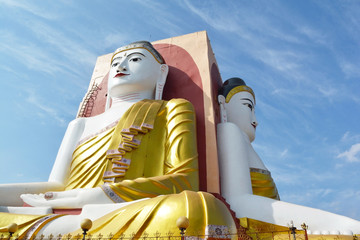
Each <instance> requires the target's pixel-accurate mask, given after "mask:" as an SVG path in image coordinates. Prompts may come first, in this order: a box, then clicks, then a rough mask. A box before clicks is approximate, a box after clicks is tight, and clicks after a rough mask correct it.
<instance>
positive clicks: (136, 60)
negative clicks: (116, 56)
mask: <svg viewBox="0 0 360 240" xmlns="http://www.w3.org/2000/svg"><path fill="white" fill-rule="evenodd" d="M140 61H141V58H139V57H134V58H132V59H130V62H140Z"/></svg>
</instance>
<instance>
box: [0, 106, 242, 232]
mask: <svg viewBox="0 0 360 240" xmlns="http://www.w3.org/2000/svg"><path fill="white" fill-rule="evenodd" d="M94 187H101V188H102V189H103V190H104V192H105V193H106V194H107V195H108V196H109V198H110V199H112V200H113V201H114V202H122V201H123V200H125V201H127V202H129V201H133V200H138V199H143V198H150V199H147V200H142V201H139V202H134V203H132V204H130V205H127V206H125V207H123V208H120V209H118V210H116V211H114V212H112V213H109V214H107V215H106V216H103V217H101V218H99V219H98V220H96V221H95V222H94V224H93V228H92V229H91V231H90V232H91V233H92V234H98V233H101V234H103V235H105V234H109V233H112V234H115V236H120V235H121V234H125V235H129V234H135V235H136V236H141V235H142V234H143V233H144V232H147V233H155V232H159V233H160V234H162V236H165V235H166V233H168V232H169V231H170V232H173V233H175V234H176V233H177V232H178V229H177V227H176V219H177V218H178V217H180V216H187V217H188V218H189V219H190V227H189V231H188V232H189V233H191V232H193V234H195V235H199V234H200V235H203V234H205V233H206V232H209V231H210V232H211V231H212V230H211V229H213V228H217V226H222V227H225V226H226V227H227V228H228V230H233V231H234V229H235V223H234V221H233V218H232V216H231V214H230V212H229V211H228V209H227V207H226V206H225V205H224V204H223V203H222V202H221V201H220V200H218V199H216V198H215V197H214V196H212V195H211V194H209V193H202V192H193V191H198V160H197V149H196V130H195V114H194V110H193V107H192V105H191V103H189V102H188V101H186V100H184V99H173V100H170V101H169V102H166V101H155V100H143V101H140V102H138V103H135V104H134V105H133V106H132V107H131V108H130V109H129V110H128V111H127V112H126V113H125V114H124V116H123V117H122V118H121V119H120V120H119V121H118V122H117V123H115V124H113V125H111V126H109V127H107V128H106V129H103V130H102V131H100V132H99V133H97V134H96V135H94V136H91V137H89V138H87V139H85V140H83V141H82V142H81V143H79V145H78V146H77V147H76V149H75V151H74V153H73V161H72V164H71V169H70V176H69V179H68V183H67V185H66V190H70V189H75V188H94ZM184 190H191V191H184ZM4 215H5V214H4ZM4 215H0V223H1V219H4V218H3V217H2V216H4ZM8 215H11V217H10V219H11V220H12V221H13V222H14V221H15V222H16V221H17V220H16V219H19V220H21V219H22V217H23V215H19V216H17V217H14V214H8ZM50 217H61V216H58V215H55V216H54V215H50V216H45V217H44V216H33V218H30V219H27V221H25V223H23V225H22V226H23V227H22V228H21V229H20V230H19V232H18V233H19V234H22V235H21V236H23V237H25V236H26V237H30V238H33V237H34V236H35V235H36V233H37V232H38V231H39V229H40V228H41V227H43V225H45V223H44V222H45V221H50V220H49V219H50ZM6 218H7V217H5V219H6ZM39 218H40V220H39ZM7 220H8V219H7ZM5 222H6V225H5ZM26 222H27V223H28V224H26ZM34 222H35V223H34ZM40 222H41V223H44V224H40ZM9 223H10V222H9V221H3V224H0V227H1V226H4V227H5V226H7V225H8V224H9ZM226 227H225V228H226ZM29 228H30V230H29V231H28V233H27V235H26V231H27V230H28V229H29ZM1 230H2V231H4V228H0V231H1ZM80 232H81V230H78V231H77V232H76V233H80ZM76 233H75V234H76ZM73 235H74V234H73Z"/></svg>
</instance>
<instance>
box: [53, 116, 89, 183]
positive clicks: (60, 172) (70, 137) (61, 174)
mask: <svg viewBox="0 0 360 240" xmlns="http://www.w3.org/2000/svg"><path fill="white" fill-rule="evenodd" d="M85 124H86V119H85V118H77V119H75V120H73V121H71V122H70V123H69V125H68V128H67V130H66V132H65V135H64V138H63V140H62V142H61V145H60V148H59V151H58V154H57V156H56V160H55V163H54V166H53V168H52V171H51V173H50V177H49V182H58V183H61V184H63V185H64V184H65V183H66V180H67V178H68V175H69V169H70V165H71V161H72V154H73V152H74V150H75V148H76V144H77V143H78V142H79V141H80V138H81V136H82V133H83V131H84V128H85ZM62 190H63V189H62Z"/></svg>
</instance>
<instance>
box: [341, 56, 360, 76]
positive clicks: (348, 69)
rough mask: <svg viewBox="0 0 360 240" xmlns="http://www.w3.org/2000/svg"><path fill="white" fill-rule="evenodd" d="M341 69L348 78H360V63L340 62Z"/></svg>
mask: <svg viewBox="0 0 360 240" xmlns="http://www.w3.org/2000/svg"><path fill="white" fill-rule="evenodd" d="M340 68H341V70H342V72H343V73H344V74H345V76H346V78H357V77H360V68H359V64H358V63H353V62H348V61H344V60H342V61H340Z"/></svg>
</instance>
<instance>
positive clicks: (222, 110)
mask: <svg viewBox="0 0 360 240" xmlns="http://www.w3.org/2000/svg"><path fill="white" fill-rule="evenodd" d="M218 102H219V105H220V118H221V119H220V120H221V122H222V123H226V122H227V114H226V108H225V97H224V96H223V95H218Z"/></svg>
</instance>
